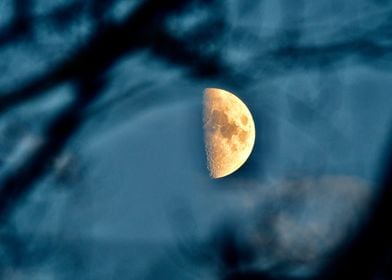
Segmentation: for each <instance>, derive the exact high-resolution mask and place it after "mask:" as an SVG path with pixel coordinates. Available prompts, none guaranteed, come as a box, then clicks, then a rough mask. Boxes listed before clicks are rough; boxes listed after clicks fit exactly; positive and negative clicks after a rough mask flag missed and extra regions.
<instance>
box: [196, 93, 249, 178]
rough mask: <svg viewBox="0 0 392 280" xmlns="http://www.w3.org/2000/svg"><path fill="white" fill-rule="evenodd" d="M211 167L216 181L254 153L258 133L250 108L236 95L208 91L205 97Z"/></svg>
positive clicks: (206, 131)
mask: <svg viewBox="0 0 392 280" xmlns="http://www.w3.org/2000/svg"><path fill="white" fill-rule="evenodd" d="M203 129H204V143H205V150H206V155H207V165H208V169H209V172H210V176H211V177H212V178H221V177H224V176H227V175H229V174H231V173H233V172H234V171H236V170H237V169H239V168H240V167H241V166H242V165H243V164H244V163H245V162H246V160H247V159H248V157H249V155H250V154H251V152H252V149H253V146H254V143H255V138H256V130H255V124H254V121H253V118H252V114H251V113H250V111H249V109H248V107H247V106H246V105H245V104H244V102H242V101H241V99H239V98H238V97H237V96H235V95H234V94H232V93H230V92H228V91H225V90H222V89H218V88H207V89H205V90H204V98H203Z"/></svg>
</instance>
